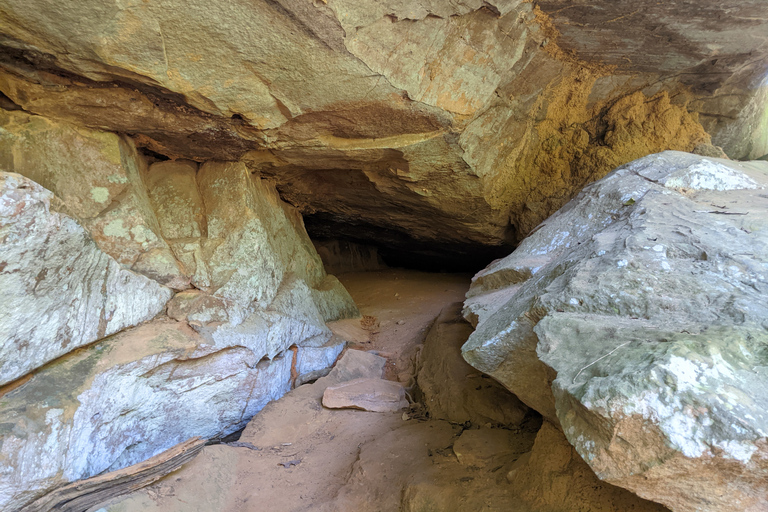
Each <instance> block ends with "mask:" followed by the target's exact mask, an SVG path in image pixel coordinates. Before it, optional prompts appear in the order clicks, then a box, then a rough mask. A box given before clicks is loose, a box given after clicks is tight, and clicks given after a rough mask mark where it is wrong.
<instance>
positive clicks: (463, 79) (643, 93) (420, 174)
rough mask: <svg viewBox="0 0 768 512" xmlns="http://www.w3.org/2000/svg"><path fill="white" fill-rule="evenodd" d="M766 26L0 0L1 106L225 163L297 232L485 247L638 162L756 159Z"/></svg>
mask: <svg viewBox="0 0 768 512" xmlns="http://www.w3.org/2000/svg"><path fill="white" fill-rule="evenodd" d="M767 35H768V7H766V6H765V5H764V3H763V2H761V1H760V0H739V1H736V2H731V3H730V4H729V5H727V6H726V5H723V4H722V3H721V2H714V1H710V0H705V1H698V2H692V1H674V2H667V3H664V4H659V3H657V2H651V1H640V2H638V1H633V2H629V1H624V0H621V1H611V2H608V1H603V2H594V1H592V2H584V1H566V0H562V1H557V0H552V1H543V2H539V3H532V2H524V1H520V0H492V1H482V0H451V1H444V0H422V1H420V2H417V1H405V0H386V1H379V2H373V1H369V2H361V1H359V0H327V2H326V1H325V0H315V1H314V2H313V1H310V0H248V1H245V0H232V1H227V2H215V1H214V2H212V1H210V0H184V1H181V0H142V1H139V0H121V1H112V2H109V1H108V2H104V1H101V0H73V1H71V2H52V1H51V0H4V1H3V2H2V4H0V92H2V94H3V96H2V102H0V106H2V107H3V108H6V109H23V110H26V111H28V112H30V113H33V114H38V115H41V116H45V117H48V118H52V119H55V120H58V121H65V122H71V123H74V124H76V125H80V126H86V127H89V128H93V129H98V130H103V131H110V132H117V133H121V134H126V135H128V136H129V137H131V138H132V139H133V140H134V142H135V143H136V144H137V145H138V146H140V147H142V148H144V149H145V154H146V155H148V158H149V159H150V160H155V159H167V158H170V159H177V158H182V159H191V160H196V161H199V162H202V161H207V160H243V161H244V162H245V163H246V165H247V166H248V167H249V169H250V170H251V171H252V172H253V173H257V174H259V175H261V176H263V177H266V178H268V179H270V180H273V181H274V182H275V183H276V185H277V188H278V190H279V191H280V193H281V195H282V197H283V198H284V199H285V200H286V201H288V202H289V203H292V204H294V205H296V206H298V207H299V208H300V210H301V211H302V213H304V215H305V218H306V219H307V226H308V229H309V231H310V234H312V235H314V236H322V237H346V238H349V239H355V240H359V241H363V242H369V243H377V244H379V245H385V246H387V247H390V248H395V249H400V250H405V251H409V252H411V253H418V254H420V255H421V256H422V257H426V258H434V257H440V256H446V255H448V256H451V257H472V256H473V255H478V254H482V255H483V257H491V256H493V255H494V254H495V253H494V251H495V250H496V249H498V250H499V251H501V252H500V253H501V254H505V253H506V251H507V250H508V248H509V246H510V245H513V244H515V243H516V242H518V241H519V240H520V239H521V238H522V237H523V236H525V235H526V234H527V233H529V232H530V231H531V230H532V229H534V228H535V227H536V226H537V225H538V224H539V222H540V221H541V220H543V219H544V218H546V217H547V216H548V215H550V214H551V213H552V212H554V211H555V210H556V209H557V208H559V207H560V206H562V205H563V204H564V203H565V202H566V201H567V200H568V199H570V197H572V196H573V194H574V193H575V192H576V191H578V190H579V189H580V188H581V187H583V186H584V185H585V184H586V183H588V182H590V181H593V180H595V179H597V178H599V177H601V176H603V175H604V174H605V173H607V172H608V171H609V170H611V169H612V168H614V167H616V166H617V165H619V164H622V163H625V162H627V161H630V160H633V159H635V158H638V157H641V156H644V155H645V154H648V153H652V152H656V151H661V150H665V149H680V150H688V151H690V150H693V149H695V148H696V147H697V146H699V147H708V146H706V144H708V143H710V142H712V143H714V144H716V145H719V146H722V147H723V148H724V149H725V150H726V152H727V153H728V154H729V155H730V156H731V157H733V158H743V157H752V158H755V157H760V156H762V155H763V154H765V153H768V115H766V104H768V101H767V100H766V97H767V96H768V93H767V92H766V87H765V86H764V82H763V80H764V78H765V76H766V72H768V42H766V38H767V37H768V36H767ZM702 144H703V145H705V146H702Z"/></svg>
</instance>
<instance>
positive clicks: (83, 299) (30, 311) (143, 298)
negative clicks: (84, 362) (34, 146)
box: [0, 172, 172, 385]
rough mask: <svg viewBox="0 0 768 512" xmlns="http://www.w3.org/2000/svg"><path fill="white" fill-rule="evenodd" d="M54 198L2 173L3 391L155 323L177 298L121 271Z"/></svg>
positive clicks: (0, 344) (0, 309) (0, 375)
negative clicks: (94, 345)
mask: <svg viewBox="0 0 768 512" xmlns="http://www.w3.org/2000/svg"><path fill="white" fill-rule="evenodd" d="M53 200H54V197H53V194H52V193H51V192H50V191H48V190H46V189H44V188H43V187H42V186H40V185H38V184H37V183H35V182H33V181H31V180H29V179H27V178H24V177H23V176H20V175H18V174H14V173H7V172H0V385H2V384H6V383H8V382H10V381H13V380H14V379H17V378H19V377H21V376H23V375H24V374H26V373H28V372H30V371H31V370H34V369H35V368H38V367H40V366H42V365H44V364H45V363H47V362H49V361H51V360H53V359H55V358H57V357H59V356H61V355H63V354H66V353H67V352H69V351H71V350H74V349H76V348H78V347H81V346H83V345H87V344H88V343H91V342H94V341H96V340H98V339H100V338H103V337H105V336H108V335H110V334H114V333H116V332H118V331H120V330H122V329H125V328H126V327H130V326H133V325H136V324H138V323H140V322H143V321H146V320H149V319H151V318H152V317H154V316H155V315H157V314H158V313H160V312H161V311H163V310H164V308H165V304H166V302H168V300H169V299H170V298H171V295H172V292H171V290H169V289H168V288H166V287H164V286H162V285H160V284H158V283H157V282H155V281H153V280H151V279H148V278H147V277H144V276H141V275H138V274H135V273H133V272H131V271H128V270H124V269H123V268H121V266H120V265H119V264H118V263H117V262H116V261H115V260H113V259H112V258H111V257H109V256H108V255H106V254H104V253H103V252H102V251H101V250H99V248H98V247H97V246H96V244H95V243H94V242H93V240H92V239H91V238H90V237H89V236H88V232H87V231H86V230H85V229H84V228H83V227H82V226H80V224H78V223H77V221H76V220H74V219H73V218H72V217H70V216H68V215H66V214H64V213H59V212H57V211H55V210H54V209H53V208H52V205H51V203H52V201H53Z"/></svg>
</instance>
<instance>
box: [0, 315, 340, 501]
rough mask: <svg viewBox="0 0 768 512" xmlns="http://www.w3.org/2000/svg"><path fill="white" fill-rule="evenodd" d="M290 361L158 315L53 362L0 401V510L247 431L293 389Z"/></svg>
mask: <svg viewBox="0 0 768 512" xmlns="http://www.w3.org/2000/svg"><path fill="white" fill-rule="evenodd" d="M342 347H343V344H336V345H335V346H328V347H326V348H324V349H323V351H324V352H325V353H326V356H325V357H324V358H323V357H319V356H320V354H319V353H318V351H319V349H314V350H313V354H312V355H311V357H309V358H306V357H304V358H303V360H304V368H303V369H304V370H305V371H313V370H319V369H322V368H325V367H327V365H328V360H330V361H331V363H332V362H333V360H334V359H335V358H336V356H337V355H338V353H339V351H340V349H341V348H342ZM302 350H303V349H299V354H301V353H302ZM292 358H293V353H292V352H290V351H288V352H287V353H283V354H280V355H278V356H277V357H274V358H273V359H271V360H269V359H263V360H261V361H260V360H259V359H260V357H259V356H257V355H256V354H254V352H252V351H251V350H248V349H247V348H244V347H229V348H225V349H219V348H216V347H213V346H211V345H209V344H207V343H206V341H205V339H203V338H202V337H201V336H200V335H198V334H197V333H195V332H194V331H193V330H192V329H190V328H189V327H188V326H186V325H184V324H181V323H178V322H174V321H168V320H158V321H155V322H152V323H149V324H146V325H144V326H141V327H137V328H134V329H131V330H128V331H125V332H123V333H120V334H118V335H115V336H112V337H109V338H107V339H105V340H103V341H100V342H99V343H97V344H96V345H94V346H92V347H89V349H88V350H82V351H78V352H75V353H72V354H70V355H68V356H66V357H64V358H62V359H60V360H58V361H56V362H54V363H53V364H51V365H49V366H47V367H45V368H44V369H42V370H41V371H39V372H38V373H36V374H35V375H33V376H32V378H31V379H30V380H29V381H27V382H25V383H23V384H22V385H21V386H19V387H17V388H14V389H11V390H8V391H7V392H5V393H4V394H3V396H2V399H0V435H1V436H2V437H0V476H1V477H2V478H0V510H3V511H9V512H10V511H14V510H19V507H20V506H21V505H23V504H25V503H28V502H29V501H31V500H33V499H34V498H36V497H38V496H40V495H42V494H44V493H45V492H48V491H50V490H52V489H53V488H54V487H55V486H57V485H60V484H62V483H66V482H71V481H74V480H78V479H81V478H88V477H90V476H94V475H97V474H99V473H101V472H103V471H109V470H115V469H120V468H123V467H125V466H129V465H131V464H136V463H138V462H141V461H142V460H145V459H148V458H149V457H151V456H153V455H155V454H157V453H159V452H161V451H163V450H166V449H168V448H170V447H171V446H173V445H175V444H177V443H180V442H182V441H184V440H186V439H188V438H190V437H193V436H201V437H204V438H212V437H220V436H224V435H226V434H229V433H231V432H234V431H236V430H239V429H241V428H243V427H244V426H245V425H246V424H247V422H248V421H249V420H250V419H251V417H252V416H253V415H254V414H256V413H257V412H258V411H259V410H261V408H263V407H264V406H265V405H266V404H267V403H268V402H269V401H271V400H275V399H277V398H279V397H281V396H282V395H283V394H285V393H286V392H287V391H288V390H290V389H291V383H292ZM313 363H314V364H313Z"/></svg>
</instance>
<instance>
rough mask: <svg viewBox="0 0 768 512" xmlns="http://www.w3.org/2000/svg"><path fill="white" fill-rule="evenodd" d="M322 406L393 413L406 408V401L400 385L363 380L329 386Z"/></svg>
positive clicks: (324, 394)
mask: <svg viewBox="0 0 768 512" xmlns="http://www.w3.org/2000/svg"><path fill="white" fill-rule="evenodd" d="M323 405H324V406H325V407H328V408H329V409H362V410H364V411H371V412H393V411H399V410H401V409H404V408H405V407H408V400H406V399H405V389H403V386H402V385H401V384H400V383H398V382H392V381H390V380H384V379H365V378H364V379H354V380H350V381H347V382H343V383H341V384H338V385H336V386H329V387H328V388H326V390H325V393H323Z"/></svg>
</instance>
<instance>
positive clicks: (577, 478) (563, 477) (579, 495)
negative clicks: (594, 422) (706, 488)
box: [506, 422, 668, 512]
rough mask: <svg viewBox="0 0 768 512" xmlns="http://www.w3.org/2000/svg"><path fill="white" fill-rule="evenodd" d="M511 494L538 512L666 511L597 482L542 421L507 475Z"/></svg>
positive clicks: (557, 433)
mask: <svg viewBox="0 0 768 512" xmlns="http://www.w3.org/2000/svg"><path fill="white" fill-rule="evenodd" d="M506 477H507V480H508V481H509V484H510V487H511V489H512V491H513V492H514V493H515V494H516V495H517V496H519V499H520V500H521V501H523V502H524V503H525V504H526V505H527V506H528V507H529V508H530V509H531V510H536V511H542V512H558V511H565V510H568V511H571V510H573V511H576V510H578V511H582V510H583V511H589V512H625V511H629V510H632V511H643V512H667V511H668V509H667V508H665V507H663V506H661V505H659V504H657V503H652V502H649V501H646V500H643V499H641V498H638V497H637V496H635V495H634V494H632V493H631V492H629V491H627V490H626V489H621V488H620V487H615V486H613V485H611V484H607V483H605V482H601V481H600V480H599V479H598V478H597V477H596V476H595V474H594V472H593V471H592V470H591V469H590V468H589V466H588V465H587V464H585V463H584V461H583V460H582V458H581V457H580V456H579V454H578V453H576V450H574V449H573V446H571V445H570V444H568V441H567V440H566V439H565V437H564V436H563V433H562V432H561V431H560V430H559V429H558V428H557V427H555V426H553V425H551V424H550V423H549V422H544V424H543V425H542V426H541V430H539V433H538V434H537V435H536V441H535V443H534V444H533V449H532V450H531V451H530V452H528V453H526V454H525V455H523V456H522V457H520V458H519V459H518V460H517V461H516V462H515V463H514V464H513V465H512V467H511V468H509V470H508V472H507V475H506Z"/></svg>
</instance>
